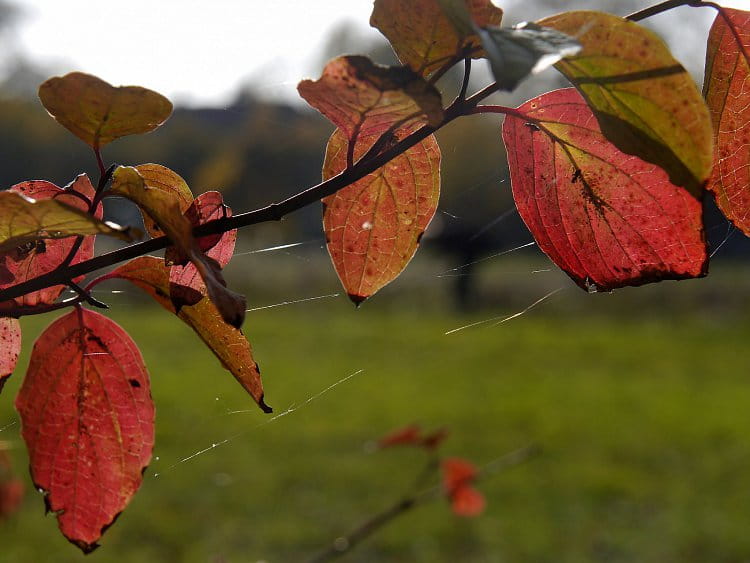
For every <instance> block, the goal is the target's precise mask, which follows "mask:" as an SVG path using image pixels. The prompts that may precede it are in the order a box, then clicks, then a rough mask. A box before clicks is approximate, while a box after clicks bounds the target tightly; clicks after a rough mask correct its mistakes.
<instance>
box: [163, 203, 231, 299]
mask: <svg viewBox="0 0 750 563" xmlns="http://www.w3.org/2000/svg"><path fill="white" fill-rule="evenodd" d="M231 216H232V210H231V209H229V207H227V206H226V205H224V199H223V198H222V195H221V194H220V193H219V192H214V191H211V192H205V193H202V194H201V195H199V196H198V197H197V198H195V199H194V200H193V202H192V203H191V204H190V207H188V209H187V211H186V212H185V217H187V219H188V220H189V221H190V223H191V224H192V225H193V226H194V227H196V226H198V225H203V224H204V223H208V222H209V221H213V220H215V219H222V218H224V217H231ZM236 241H237V230H236V229H234V230H231V231H227V232H225V233H221V234H217V235H208V236H205V237H200V238H198V239H196V243H197V244H198V247H199V248H200V249H201V250H202V251H203V252H204V253H205V254H206V256H208V257H209V258H213V259H214V260H216V262H217V263H218V265H219V267H221V268H223V267H224V266H226V265H227V264H229V261H230V260H231V259H232V256H233V255H234V245H235V242H236ZM166 260H167V262H174V263H175V264H177V265H175V266H172V267H171V268H170V269H169V295H170V297H171V299H172V304H173V305H174V306H175V309H176V310H177V311H179V310H180V308H181V307H182V306H183V305H195V304H196V303H197V302H198V301H200V300H201V299H202V298H203V296H204V295H205V294H206V291H207V290H206V284H205V283H203V279H202V278H201V275H200V274H199V273H198V270H197V268H196V267H195V264H193V263H192V262H190V261H189V260H188V259H187V257H184V256H180V253H179V251H178V250H177V249H176V248H175V247H170V248H168V249H167V253H166Z"/></svg>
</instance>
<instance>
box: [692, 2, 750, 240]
mask: <svg viewBox="0 0 750 563" xmlns="http://www.w3.org/2000/svg"><path fill="white" fill-rule="evenodd" d="M722 13H723V14H724V16H722V15H721V14H718V15H717V16H716V19H715V20H714V23H713V26H711V32H710V34H709V36H708V50H707V52H706V77H705V80H704V82H703V88H704V94H705V96H706V102H707V103H708V107H709V109H710V110H711V118H712V121H713V126H714V135H715V146H714V149H715V151H716V165H715V167H714V172H713V174H712V175H711V179H710V181H709V183H708V189H709V190H711V191H712V192H713V193H714V194H715V196H716V203H717V204H718V206H719V208H720V209H721V211H722V212H723V213H724V215H725V216H726V217H727V219H729V220H730V221H732V223H734V224H735V225H736V226H737V228H739V229H740V230H742V232H744V233H745V234H746V235H750V102H749V101H748V97H749V96H750V94H749V93H750V60H749V59H748V57H749V56H750V55H749V53H750V12H743V11H741V10H730V9H729V8H722ZM725 17H726V19H725ZM735 34H736V35H735ZM738 40H739V41H741V43H740V42H738Z"/></svg>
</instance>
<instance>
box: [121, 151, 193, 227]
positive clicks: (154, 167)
mask: <svg viewBox="0 0 750 563" xmlns="http://www.w3.org/2000/svg"><path fill="white" fill-rule="evenodd" d="M135 169H136V170H138V173H139V174H140V175H141V178H143V182H144V183H145V184H146V186H148V187H149V188H152V189H154V190H161V191H164V192H169V193H171V194H173V195H174V197H175V199H176V201H177V202H178V206H179V207H180V211H182V212H183V213H184V212H185V211H187V208H188V207H190V204H191V203H192V201H193V192H191V191H190V188H189V187H188V185H187V182H185V180H183V179H182V176H180V175H179V174H177V173H176V172H173V171H172V170H170V169H169V168H167V167H166V166H162V165H160V164H139V165H138V166H136V167H135ZM141 212H142V213H143V224H144V225H145V227H146V231H148V234H149V235H151V236H152V237H153V238H157V237H160V236H163V235H164V231H162V230H161V229H160V228H159V225H157V224H156V221H154V220H153V219H152V218H151V216H150V215H149V214H148V213H146V212H145V211H143V210H141Z"/></svg>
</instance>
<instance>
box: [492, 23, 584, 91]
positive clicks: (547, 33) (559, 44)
mask: <svg viewBox="0 0 750 563" xmlns="http://www.w3.org/2000/svg"><path fill="white" fill-rule="evenodd" d="M477 34H478V35H479V37H480V39H481V40H482V45H484V49H485V51H486V52H487V58H488V59H489V61H490V66H491V68H492V73H493V74H494V76H495V81H496V82H497V84H498V85H499V86H500V88H501V89H502V90H508V91H511V90H514V89H515V88H516V86H518V84H519V83H520V82H521V81H522V80H523V79H524V78H526V77H527V76H529V75H530V74H536V73H538V72H541V71H543V70H544V69H546V68H549V67H550V66H552V65H553V64H555V63H556V62H557V61H559V60H560V59H562V58H563V57H569V56H572V55H575V54H576V53H578V52H580V50H581V44H580V43H578V41H576V40H575V39H573V38H572V37H570V36H568V35H565V34H564V33H560V32H559V31H556V30H554V29H550V28H546V27H541V26H538V25H535V24H532V23H526V22H525V23H522V24H519V25H517V26H514V27H512V28H510V29H504V28H500V27H488V28H485V29H482V28H477Z"/></svg>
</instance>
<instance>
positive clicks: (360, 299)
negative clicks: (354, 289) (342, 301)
mask: <svg viewBox="0 0 750 563" xmlns="http://www.w3.org/2000/svg"><path fill="white" fill-rule="evenodd" d="M347 295H348V296H349V299H350V300H351V302H352V303H354V306H355V307H356V308H357V309H359V306H360V305H362V303H364V302H365V301H366V300H367V296H366V295H357V294H356V293H347Z"/></svg>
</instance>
